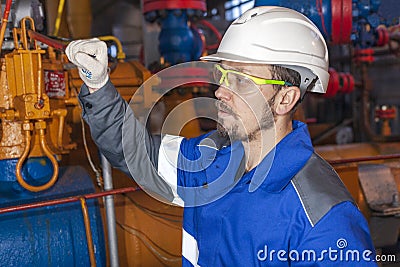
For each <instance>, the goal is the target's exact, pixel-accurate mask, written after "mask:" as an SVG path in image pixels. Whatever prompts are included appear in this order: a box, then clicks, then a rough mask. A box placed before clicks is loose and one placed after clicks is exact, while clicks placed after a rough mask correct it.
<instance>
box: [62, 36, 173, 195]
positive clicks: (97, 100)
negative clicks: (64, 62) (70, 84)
mask: <svg viewBox="0 0 400 267" xmlns="http://www.w3.org/2000/svg"><path fill="white" fill-rule="evenodd" d="M66 54H67V56H68V58H69V60H70V61H71V62H72V63H74V64H75V65H76V66H77V67H78V69H79V75H80V77H81V79H82V80H83V82H84V85H83V86H82V88H81V91H80V93H79V100H80V103H81V106H82V110H83V112H82V116H83V118H84V120H85V121H86V122H87V123H88V125H89V127H90V131H91V135H92V138H93V140H94V142H95V143H96V145H97V146H98V148H99V150H100V151H101V153H102V154H103V155H104V156H105V157H106V158H107V159H108V160H109V161H110V163H111V164H112V165H113V166H114V167H116V168H118V169H120V170H122V171H123V172H125V173H126V174H128V175H129V176H131V177H133V178H134V179H135V180H136V182H138V184H139V185H141V186H142V188H144V189H145V190H146V191H147V192H149V193H150V192H151V193H154V194H156V195H157V196H158V197H161V198H162V199H166V200H168V201H173V199H174V198H176V193H175V194H174V192H173V190H172V189H171V187H172V188H174V187H175V188H176V185H174V184H171V183H168V182H167V181H169V178H168V177H166V178H164V177H162V176H161V174H160V173H159V172H158V159H159V148H160V144H161V143H160V141H157V140H160V138H158V137H153V136H150V135H149V134H148V132H147V130H146V128H145V127H144V126H143V125H142V124H141V123H140V122H139V121H138V120H137V119H136V118H135V116H134V114H133V111H132V109H131V108H130V107H129V105H128V103H126V101H125V100H123V99H122V97H121V96H120V95H119V93H118V92H117V90H116V89H115V87H114V85H113V84H112V83H111V81H110V79H109V76H108V72H107V67H108V60H107V47H106V45H105V43H104V42H102V41H100V40H98V39H89V40H79V41H74V42H71V43H70V44H69V46H68V47H67V49H66ZM177 149H179V147H177Z"/></svg>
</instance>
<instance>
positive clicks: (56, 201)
mask: <svg viewBox="0 0 400 267" xmlns="http://www.w3.org/2000/svg"><path fill="white" fill-rule="evenodd" d="M138 190H140V188H139V187H125V188H119V189H114V190H110V191H107V192H99V193H91V194H86V195H80V196H72V197H66V198H60V199H54V200H47V201H40V202H36V203H28V204H22V205H17V206H11V207H5V208H0V214H3V213H8V212H15V211H21V210H28V209H34V208H41V207H47V206H54V205H59V204H65V203H71V202H76V201H80V198H82V197H83V198H85V199H93V198H99V197H104V196H108V195H115V194H123V193H129V192H135V191H138Z"/></svg>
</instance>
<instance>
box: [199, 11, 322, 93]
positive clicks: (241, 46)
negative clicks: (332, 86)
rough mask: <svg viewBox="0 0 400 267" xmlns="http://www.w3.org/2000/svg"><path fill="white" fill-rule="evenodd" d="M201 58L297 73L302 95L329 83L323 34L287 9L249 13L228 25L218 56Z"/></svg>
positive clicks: (319, 89) (307, 20)
mask: <svg viewBox="0 0 400 267" xmlns="http://www.w3.org/2000/svg"><path fill="white" fill-rule="evenodd" d="M201 59H202V60H207V61H221V60H226V61H233V62H242V63H265V64H270V65H279V66H283V67H286V68H289V69H293V70H296V71H298V72H299V73H300V75H301V84H300V86H299V87H300V89H301V91H302V93H303V94H304V92H305V90H306V89H307V88H308V86H309V85H310V84H311V83H312V82H315V86H314V87H313V88H312V89H311V90H310V91H311V92H318V93H325V92H326V88H327V86H328V81H329V73H328V68H329V60H328V48H327V46H326V43H325V40H324V38H323V36H322V34H321V32H320V31H319V30H318V28H317V26H315V24H314V23H312V22H311V20H309V19H308V18H307V17H305V16H304V15H303V14H301V13H299V12H297V11H294V10H292V9H288V8H284V7H276V6H259V7H255V8H253V9H250V10H248V11H246V12H245V13H243V14H242V16H240V17H239V18H238V19H236V20H235V21H234V22H233V23H232V24H231V25H230V26H229V28H228V29H227V31H226V33H225V35H224V37H223V38H222V40H221V43H220V45H219V47H218V50H217V53H215V54H212V55H208V56H204V57H202V58H201ZM316 78H318V80H317V81H316Z"/></svg>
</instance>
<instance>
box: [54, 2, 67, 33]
mask: <svg viewBox="0 0 400 267" xmlns="http://www.w3.org/2000/svg"><path fill="white" fill-rule="evenodd" d="M64 6H65V0H60V1H59V2H58V9H57V17H56V22H55V23H54V31H53V35H54V36H57V35H58V32H59V30H60V25H61V18H62V13H63V10H64Z"/></svg>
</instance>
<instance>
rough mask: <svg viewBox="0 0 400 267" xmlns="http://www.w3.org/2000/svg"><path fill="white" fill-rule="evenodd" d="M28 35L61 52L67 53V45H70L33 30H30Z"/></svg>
mask: <svg viewBox="0 0 400 267" xmlns="http://www.w3.org/2000/svg"><path fill="white" fill-rule="evenodd" d="M28 35H29V37H30V38H32V39H35V40H37V41H39V42H42V43H44V44H47V45H48V46H51V47H53V48H55V49H58V50H61V51H65V49H66V48H67V45H68V43H65V42H62V41H59V40H55V39H52V38H50V37H48V36H46V35H44V34H41V33H38V32H35V31H32V30H28Z"/></svg>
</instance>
